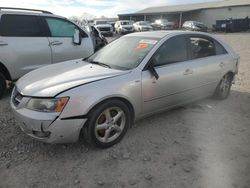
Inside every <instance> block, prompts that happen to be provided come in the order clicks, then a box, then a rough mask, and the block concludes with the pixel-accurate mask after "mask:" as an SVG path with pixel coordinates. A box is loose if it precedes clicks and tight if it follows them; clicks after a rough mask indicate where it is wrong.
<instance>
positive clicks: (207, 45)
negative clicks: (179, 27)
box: [11, 31, 239, 148]
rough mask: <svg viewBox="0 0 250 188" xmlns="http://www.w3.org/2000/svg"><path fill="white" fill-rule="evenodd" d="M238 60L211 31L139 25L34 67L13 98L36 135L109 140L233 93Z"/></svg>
mask: <svg viewBox="0 0 250 188" xmlns="http://www.w3.org/2000/svg"><path fill="white" fill-rule="evenodd" d="M238 63H239V56H238V55H237V54H235V52H234V51H233V50H232V49H231V48H230V47H229V46H228V45H227V44H225V43H224V42H222V41H221V40H220V39H218V38H216V37H214V36H213V35H210V34H206V33H199V32H187V31H158V32H145V33H143V32H142V33H134V34H130V35H126V36H123V37H121V38H119V39H117V40H115V41H113V42H111V43H110V44H108V45H107V46H106V47H104V48H103V49H101V50H100V51H98V52H96V53H95V54H93V55H92V56H90V57H88V58H86V59H83V60H82V59H78V60H72V61H67V62H62V63H59V64H55V65H50V66H47V67H43V68H40V69H38V70H35V71H33V72H30V73H28V74H27V75H25V76H23V77H22V78H21V79H19V80H18V82H17V83H16V86H15V88H14V90H13V93H12V97H11V106H12V108H13V110H14V113H15V116H16V118H17V119H18V120H19V121H20V127H21V129H22V130H23V131H24V132H25V133H27V134H28V135H30V136H31V137H33V138H36V139H38V140H41V141H44V142H48V143H69V142H75V141H77V140H78V139H79V138H83V139H85V140H86V141H87V142H89V143H91V144H92V145H94V146H97V147H101V148H106V147H109V146H112V145H114V144H116V143H117V142H119V141H120V140H121V139H122V138H123V136H124V135H125V134H126V131H127V130H128V128H129V127H130V125H131V124H132V123H133V122H134V121H136V120H138V119H140V118H142V117H145V116H148V115H151V114H154V113H157V112H160V111H163V110H166V109H170V108H174V107H176V106H180V105H184V104H187V103H190V102H192V101H195V100H198V99H201V98H204V97H208V96H212V95H215V96H216V97H217V98H218V99H225V98H227V96H228V95H229V92H230V88H231V84H232V82H233V79H234V76H235V74H237V72H238Z"/></svg>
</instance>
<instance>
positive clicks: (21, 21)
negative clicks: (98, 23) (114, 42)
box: [0, 7, 94, 97]
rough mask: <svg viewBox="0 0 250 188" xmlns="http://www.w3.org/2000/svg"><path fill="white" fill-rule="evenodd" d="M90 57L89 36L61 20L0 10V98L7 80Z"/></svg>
mask: <svg viewBox="0 0 250 188" xmlns="http://www.w3.org/2000/svg"><path fill="white" fill-rule="evenodd" d="M93 53H94V45H93V41H92V39H91V37H90V35H89V34H88V33H87V32H86V31H84V29H82V28H81V27H80V26H78V25H76V24H75V23H73V22H71V21H69V20H67V19H66V18H64V17H61V16H56V15H53V14H52V13H50V12H47V11H42V10H33V9H19V8H1V7H0V97H1V96H2V94H3V92H4V91H5V89H6V87H7V86H6V85H7V84H6V83H7V82H6V81H7V80H9V81H15V80H17V79H18V78H20V77H21V76H23V75H24V74H26V73H28V72H29V71H32V70H34V69H37V68H39V67H42V66H45V65H49V64H52V63H57V62H61V61H65V60H71V59H78V58H85V57H88V56H90V55H91V54H93Z"/></svg>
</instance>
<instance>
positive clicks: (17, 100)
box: [12, 87, 23, 107]
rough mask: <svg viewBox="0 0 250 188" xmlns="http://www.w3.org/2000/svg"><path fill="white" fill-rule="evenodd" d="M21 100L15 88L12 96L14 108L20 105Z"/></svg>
mask: <svg viewBox="0 0 250 188" xmlns="http://www.w3.org/2000/svg"><path fill="white" fill-rule="evenodd" d="M22 99H23V96H22V94H21V93H20V92H19V91H18V90H17V88H16V87H15V88H14V90H13V94H12V102H13V104H14V105H15V107H17V106H18V105H19V104H20V102H21V101H22Z"/></svg>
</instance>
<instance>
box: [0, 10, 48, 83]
mask: <svg viewBox="0 0 250 188" xmlns="http://www.w3.org/2000/svg"><path fill="white" fill-rule="evenodd" d="M45 35H46V34H45V32H44V31H43V27H42V24H41V20H40V17H39V16H36V15H18V14H4V15H2V16H1V22H0V62H2V63H3V64H4V65H5V66H7V68H8V70H9V72H10V74H11V77H12V79H13V80H15V79H18V78H19V77H21V76H23V75H24V74H26V73H27V72H29V71H31V70H34V69H37V68H39V67H41V66H44V65H48V64H51V50H50V47H49V45H48V44H49V41H48V38H47V37H46V36H45Z"/></svg>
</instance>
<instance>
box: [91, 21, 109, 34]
mask: <svg viewBox="0 0 250 188" xmlns="http://www.w3.org/2000/svg"><path fill="white" fill-rule="evenodd" d="M94 26H95V27H96V28H97V29H98V30H99V31H100V32H101V34H102V35H105V36H110V37H112V36H113V26H112V25H111V24H109V23H108V21H107V20H95V21H94Z"/></svg>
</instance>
